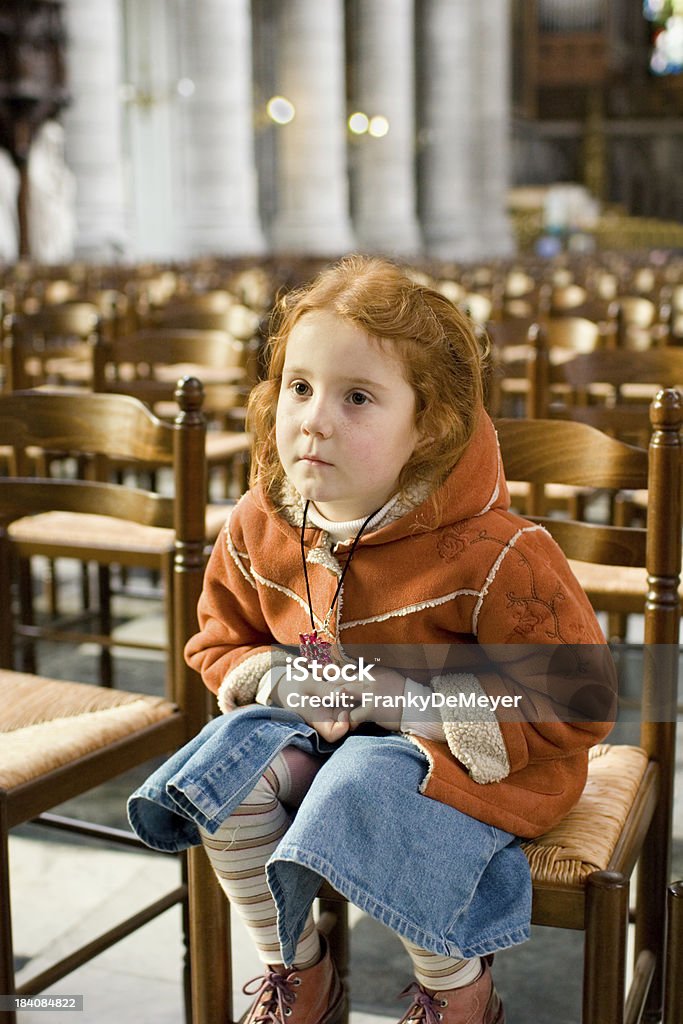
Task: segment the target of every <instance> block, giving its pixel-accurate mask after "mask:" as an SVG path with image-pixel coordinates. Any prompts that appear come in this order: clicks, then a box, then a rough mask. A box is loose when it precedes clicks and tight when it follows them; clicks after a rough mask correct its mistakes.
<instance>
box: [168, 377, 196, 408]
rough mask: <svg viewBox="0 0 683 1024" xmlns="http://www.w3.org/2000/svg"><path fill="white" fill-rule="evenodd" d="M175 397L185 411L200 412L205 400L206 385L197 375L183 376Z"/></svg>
mask: <svg viewBox="0 0 683 1024" xmlns="http://www.w3.org/2000/svg"><path fill="white" fill-rule="evenodd" d="M173 397H174V398H175V400H176V402H177V403H178V405H179V406H180V408H181V410H182V411H183V412H186V413H193V412H195V413H196V412H199V410H200V409H201V407H202V404H203V402H204V385H203V384H202V382H201V381H200V380H199V379H198V378H197V377H188V376H185V377H181V378H180V380H179V381H178V384H177V386H176V389H175V392H174V396H173Z"/></svg>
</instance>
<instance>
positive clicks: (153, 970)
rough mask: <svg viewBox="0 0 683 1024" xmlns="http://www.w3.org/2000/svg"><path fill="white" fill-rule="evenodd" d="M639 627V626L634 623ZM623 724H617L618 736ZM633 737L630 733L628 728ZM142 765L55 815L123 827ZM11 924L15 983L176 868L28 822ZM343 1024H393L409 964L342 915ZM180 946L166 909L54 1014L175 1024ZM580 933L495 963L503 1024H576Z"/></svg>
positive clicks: (239, 940) (681, 845) (89, 968)
mask: <svg viewBox="0 0 683 1024" xmlns="http://www.w3.org/2000/svg"><path fill="white" fill-rule="evenodd" d="M127 607H128V610H129V611H130V610H131V609H132V611H133V614H134V621H133V623H132V625H129V626H122V627H121V628H122V629H123V630H124V631H125V630H127V629H131V628H132V629H133V631H135V632H137V633H138V634H142V633H144V634H146V635H149V634H150V632H151V631H152V630H158V629H159V628H160V619H159V616H158V608H155V607H154V605H153V604H152V605H149V604H148V603H144V604H140V605H139V607H138V606H137V605H135V604H130V603H129V605H128V606H127ZM633 628H634V629H635V630H636V633H637V629H638V624H637V622H636V623H635V624H634V627H633ZM41 668H42V671H44V672H45V673H46V674H48V673H49V674H52V675H56V676H61V677H63V678H68V677H69V676H71V677H72V678H80V679H89V680H92V679H94V678H95V657H94V652H93V651H92V650H91V649H89V648H87V647H83V648H81V649H80V650H79V651H78V652H77V654H76V655H74V654H73V653H71V652H69V653H64V648H59V649H57V648H56V647H53V648H51V649H50V650H47V651H45V652H44V654H43V662H42V665H41ZM162 680H163V664H162V662H161V660H160V658H159V656H158V655H151V656H148V657H147V658H142V657H140V656H137V655H136V657H135V658H130V657H123V656H122V657H119V658H118V659H117V684H118V685H120V686H121V687H122V688H126V689H131V690H140V691H144V692H158V691H159V689H160V687H161V685H162ZM629 729H630V727H629V726H628V725H625V726H623V731H624V737H623V738H628V733H629ZM631 731H632V730H631ZM680 738H681V741H682V742H680V743H679V770H678V774H677V804H676V822H675V836H676V842H675V863H674V872H673V876H674V877H678V878H680V877H683V735H681V737H680ZM148 770H149V769H145V770H144V771H143V772H137V773H133V774H130V775H128V776H125V777H122V778H121V779H119V780H117V782H115V783H113V784H110V785H108V786H106V787H100V789H98V790H95V791H93V792H92V793H91V794H88V795H87V796H86V797H83V798H80V799H78V800H75V801H71V803H70V804H69V805H66V806H65V808H64V809H65V810H66V811H68V812H71V813H74V814H75V815H77V816H83V817H85V818H88V819H90V820H98V821H102V822H104V823H108V824H115V825H116V824H119V825H120V824H123V822H124V811H123V809H124V806H125V798H126V796H127V794H128V793H129V792H130V791H131V790H132V789H133V788H134V787H135V785H136V784H137V782H138V781H139V779H140V778H142V777H144V774H146V773H147V771H148ZM11 857H12V876H13V889H12V899H13V919H14V933H15V952H16V954H17V965H18V967H19V968H20V971H19V979H20V980H21V978H22V976H26V975H28V974H31V975H32V974H34V973H35V971H36V969H38V968H40V967H41V966H42V965H43V964H45V963H47V962H48V961H49V960H50V959H55V958H56V957H58V956H60V955H62V954H63V953H66V952H68V951H69V950H70V949H73V948H75V947H76V946H77V945H79V944H81V942H83V941H86V940H87V939H88V938H89V937H91V936H92V935H94V934H97V932H98V930H102V929H104V928H106V927H110V926H112V925H113V924H115V923H116V922H117V921H118V920H120V919H122V918H124V917H125V916H126V910H127V908H128V907H131V908H134V907H135V906H136V905H139V904H140V903H141V902H142V901H149V900H150V899H151V898H152V896H153V894H155V893H157V892H158V893H161V892H163V891H165V889H167V888H171V887H172V886H173V885H174V884H176V879H177V877H178V864H177V861H176V859H175V858H173V857H170V856H165V855H158V854H153V853H151V852H149V853H140V852H133V851H124V850H113V849H111V848H102V847H101V846H95V845H93V844H92V842H83V841H80V840H76V839H75V838H72V837H67V836H65V835H64V834H63V833H62V834H60V833H55V832H47V833H46V832H45V830H42V829H38V828H37V827H36V826H33V825H27V826H24V827H22V828H20V829H17V830H16V832H15V833H13V836H12V839H11ZM351 923H352V929H351V942H352V946H351V954H352V969H351V979H352V984H351V999H352V1018H351V1019H352V1024H371V1022H379V1021H387V1020H394V1021H398V1020H399V1019H400V1017H401V1016H402V1015H403V1012H404V1009H405V1001H404V1002H401V1001H400V1000H399V999H397V994H398V993H399V992H400V991H401V989H402V988H403V987H404V986H405V985H406V984H407V983H408V982H409V980H410V970H409V961H408V958H407V955H406V954H405V952H404V950H403V947H402V946H401V944H400V942H399V941H398V939H397V938H396V937H395V936H394V935H393V934H392V933H390V932H389V931H388V930H387V929H385V928H383V927H382V926H381V925H380V924H378V923H377V922H376V921H374V920H373V919H371V918H369V917H367V916H366V915H364V914H362V913H361V912H359V911H355V910H354V909H353V908H352V916H351ZM234 930H235V931H234V947H235V960H236V963H235V984H236V987H237V993H238V994H237V996H236V999H235V1010H236V1012H237V1013H238V1014H239V1013H241V1012H242V1011H243V1010H244V1008H245V1007H246V1005H247V1004H248V1002H249V999H248V997H246V996H244V995H242V994H241V991H240V990H241V986H242V985H243V984H244V982H245V981H247V980H248V979H249V978H252V977H254V976H255V975H256V974H258V973H259V964H258V961H257V959H256V957H255V956H254V954H253V951H252V949H251V947H250V943H249V940H248V937H247V936H246V934H245V933H244V931H243V929H242V928H241V926H240V923H239V921H237V920H236V921H235V922H234ZM182 952H183V951H182V939H181V922H180V913H179V910H178V909H177V908H173V909H171V910H169V911H167V912H166V913H165V914H163V915H162V916H161V917H159V918H157V919H156V920H155V921H153V922H152V923H150V924H149V925H147V926H146V927H145V928H143V929H141V930H140V931H139V932H137V933H135V934H134V935H132V936H130V937H129V938H127V939H125V940H124V941H122V942H121V943H119V944H118V945H117V946H115V947H113V948H111V949H110V950H108V951H107V952H105V953H103V954H101V955H100V956H99V957H98V958H97V959H95V960H93V961H92V962H91V963H89V964H87V965H86V966H84V967H82V968H80V969H79V970H77V971H75V972H74V973H73V974H71V975H70V976H69V977H68V978H66V979H64V980H63V981H62V982H60V983H58V984H55V985H53V986H51V988H50V991H51V992H52V993H53V994H80V995H83V997H84V1010H83V1012H71V1013H69V1012H62V1015H61V1016H60V1018H59V1020H60V1021H62V1020H63V1021H64V1022H67V1021H68V1020H71V1019H73V1020H74V1021H75V1022H78V1024H120V1022H121V1021H125V1022H126V1024H138V1022H139V1024H182V1022H183V1020H184V1016H183V1005H182V990H181V965H182ZM580 979H581V935H580V934H575V933H567V932H558V931H555V930H550V929H540V928H534V929H533V935H532V938H531V940H530V941H529V942H528V943H526V944H525V945H523V946H519V947H516V948H514V949H511V950H506V951H504V952H503V953H501V954H499V955H498V956H497V958H496V981H497V985H498V988H499V990H500V992H501V995H502V997H503V1000H504V1002H505V1005H506V1010H507V1024H576V1022H578V1020H579V1018H580V1009H579V1007H580ZM45 1019H46V1018H45V1014H44V1013H43V1012H42V1011H25V1012H21V1013H20V1014H19V1022H20V1024H44V1022H45Z"/></svg>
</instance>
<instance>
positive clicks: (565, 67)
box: [0, 0, 683, 263]
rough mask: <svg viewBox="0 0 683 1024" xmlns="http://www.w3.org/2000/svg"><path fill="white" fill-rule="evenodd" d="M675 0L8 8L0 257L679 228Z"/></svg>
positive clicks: (161, 2)
mask: <svg viewBox="0 0 683 1024" xmlns="http://www.w3.org/2000/svg"><path fill="white" fill-rule="evenodd" d="M676 6H677V5H676V4H675V3H670V2H664V0H646V2H645V4H641V3H639V2H633V0H534V2H529V0H489V2H487V3H486V4H472V3H470V2H469V0H373V2H372V3H367V2H363V0H324V2H320V0H286V2H283V3H277V4H274V3H272V2H271V0H63V2H61V3H56V2H54V0H50V2H47V0H45V2H42V3H41V2H36V3H32V4H31V5H24V4H21V3H19V2H5V3H3V5H2V7H3V12H0V45H1V46H2V48H3V56H4V59H3V60H2V61H0V76H2V77H3V78H4V80H5V82H4V87H3V93H2V99H1V100H0V132H1V133H2V134H1V135H0V143H2V149H0V258H2V259H3V260H5V261H6V262H11V261H13V260H14V259H16V258H17V256H18V255H19V252H20V249H22V248H23V252H22V255H28V254H29V253H30V255H31V258H32V259H34V260H35V261H38V262H42V263H51V262H52V263H53V262H57V263H59V262H65V261H67V260H69V259H71V258H74V257H76V258H79V259H86V260H97V261H124V260H125V261H134V260H141V259H144V260H170V261H172V260H180V259H188V258H192V257H194V256H198V255H202V254H217V255H225V256H230V255H250V254H253V255H257V254H265V253H269V252H270V253H273V252H274V253H309V254H313V255H323V256H325V255H335V254H338V253H340V252H343V251H347V250H350V249H354V248H357V249H364V250H371V251H382V252H385V253H389V254H392V255H396V256H405V257H419V256H424V257H430V258H441V259H455V260H460V261H471V260H476V259H480V258H496V257H505V256H509V255H511V254H512V253H514V252H515V251H516V250H519V249H520V247H521V249H522V250H524V249H525V248H528V247H529V246H530V245H532V244H533V243H534V242H535V241H537V238H538V236H539V234H543V232H544V231H546V230H547V229H550V233H551V235H552V234H553V233H554V234H555V235H558V234H561V233H562V232H563V231H567V230H572V231H573V232H574V233H576V234H578V235H580V236H581V238H579V239H577V240H575V244H576V245H577V247H578V246H580V245H581V244H584V245H587V244H592V241H591V236H592V239H593V241H594V240H595V237H596V233H597V234H598V235H599V229H600V226H601V223H602V220H603V219H604V216H605V214H609V215H610V216H611V217H612V220H611V221H610V223H611V225H612V228H614V225H615V223H618V225H619V226H620V228H621V229H622V231H625V232H626V235H628V226H627V225H626V224H625V223H624V222H623V218H624V217H631V218H633V217H636V218H648V219H656V220H661V221H667V222H669V223H670V224H675V222H677V221H680V220H681V218H682V217H683V171H682V170H681V167H682V166H683V162H682V161H681V139H682V137H683V117H682V116H681V111H682V107H683V87H682V85H681V76H680V75H678V74H676V73H675V72H676V71H677V70H680V66H681V63H683V57H680V56H679V53H678V51H680V50H681V48H682V44H681V42H680V37H681V30H680V25H681V24H683V22H682V21H681V19H680V16H679V15H678V14H677V11H676ZM669 8H670V10H669ZM29 10H30V12H31V13H30V14H28V13H27V12H28V11H29ZM665 41H666V46H664V42H665ZM677 60H678V61H680V63H679V64H677V63H676V61H677ZM670 72H672V73H670ZM22 175H23V176H24V177H25V178H26V179H27V181H28V182H29V186H30V187H27V188H26V190H25V191H26V195H27V196H28V197H29V198H28V199H26V200H25V203H24V205H25V207H26V210H25V218H26V221H27V224H26V226H25V227H26V229H25V231H24V232H23V236H24V239H25V240H24V241H23V242H22V231H21V225H20V221H21V216H22V214H21V201H20V198H21V197H20V194H21V193H22V184H21V182H22ZM556 183H563V185H564V186H565V188H564V189H560V190H557V189H555V190H554V191H551V194H550V195H548V192H549V186H552V185H554V184H556ZM569 186H571V187H569ZM18 200H19V202H18ZM615 217H616V218H617V219H618V220H617V222H615V221H614V218H615ZM619 218H622V220H619ZM603 226H604V225H603ZM641 227H642V225H641ZM650 228H652V225H650ZM672 230H674V229H673V228H672ZM612 234H614V232H612ZM611 237H612V236H610V238H611ZM625 237H626V236H625ZM628 237H630V236H628ZM638 237H640V236H638ZM666 237H668V236H666ZM671 237H672V238H674V240H675V239H676V232H675V230H674V233H673V235H672V236H671Z"/></svg>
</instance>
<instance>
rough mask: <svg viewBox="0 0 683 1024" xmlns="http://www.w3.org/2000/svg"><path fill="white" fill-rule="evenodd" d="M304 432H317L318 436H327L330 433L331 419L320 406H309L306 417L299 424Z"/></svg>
mask: <svg viewBox="0 0 683 1024" xmlns="http://www.w3.org/2000/svg"><path fill="white" fill-rule="evenodd" d="M301 429H302V430H303V432H304V434H318V435H319V436H320V437H329V435H330V434H331V433H332V419H331V417H330V416H329V415H327V414H326V413H325V411H324V409H322V408H321V407H320V406H318V407H317V408H309V409H308V411H307V415H306V418H305V419H304V420H303V422H302V424H301Z"/></svg>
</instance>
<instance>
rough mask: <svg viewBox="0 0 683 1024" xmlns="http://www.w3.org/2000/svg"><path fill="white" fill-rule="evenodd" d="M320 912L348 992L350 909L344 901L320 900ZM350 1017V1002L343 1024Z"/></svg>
mask: <svg viewBox="0 0 683 1024" xmlns="http://www.w3.org/2000/svg"><path fill="white" fill-rule="evenodd" d="M318 907H319V910H320V916H319V922H318V923H319V925H320V930H321V932H323V934H324V935H325V937H326V938H327V942H328V945H329V947H330V955H331V956H332V959H333V960H334V962H335V963H336V965H337V970H338V971H339V977H340V978H341V980H342V984H343V985H344V987H345V988H346V989H347V991H348V985H347V978H348V974H349V907H348V903H347V902H346V901H345V900H342V899H338V900H337V899H325V898H324V897H322V898H320V899H319V900H318ZM348 1016H349V1011H348V1001H347V1009H346V1013H345V1016H344V1018H343V1020H342V1024H347V1021H348Z"/></svg>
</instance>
